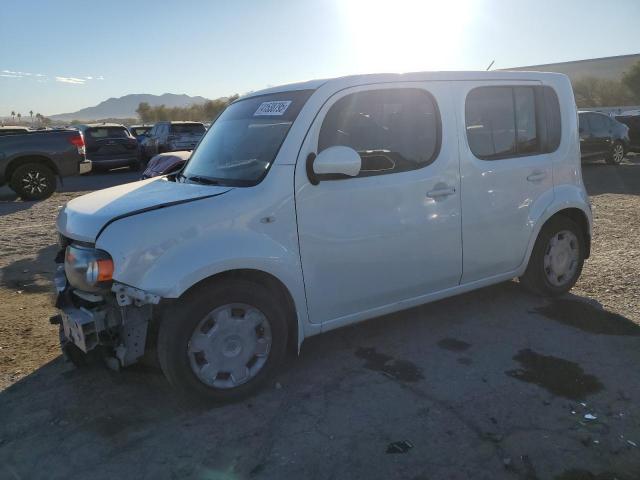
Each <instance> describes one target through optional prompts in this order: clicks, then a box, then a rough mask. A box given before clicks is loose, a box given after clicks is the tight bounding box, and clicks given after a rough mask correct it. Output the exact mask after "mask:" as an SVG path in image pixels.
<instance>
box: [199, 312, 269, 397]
mask: <svg viewBox="0 0 640 480" xmlns="http://www.w3.org/2000/svg"><path fill="white" fill-rule="evenodd" d="M271 341H272V337H271V325H270V324H269V320H268V319H267V317H266V316H265V315H264V314H263V313H262V312H261V311H260V310H258V309H257V308H255V307H253V306H251V305H247V304H244V303H233V304H227V305H223V306H221V307H218V308H216V309H215V310H212V311H211V312H209V314H208V315H206V316H205V317H204V318H203V319H202V320H201V321H200V323H198V325H197V326H196V328H195V330H194V331H193V334H192V335H191V339H190V340H189V344H188V346H187V354H188V356H189V362H190V364H191V369H192V370H193V373H195V374H196V376H197V377H198V378H199V379H200V381H201V382H203V383H205V384H206V385H209V386H212V387H216V388H234V387H237V386H239V385H242V384H243V383H247V382H248V381H249V380H251V379H252V378H253V377H255V376H256V375H257V374H258V372H259V371H260V370H261V369H262V367H264V364H265V363H266V362H267V359H268V358H269V351H270V350H271Z"/></svg>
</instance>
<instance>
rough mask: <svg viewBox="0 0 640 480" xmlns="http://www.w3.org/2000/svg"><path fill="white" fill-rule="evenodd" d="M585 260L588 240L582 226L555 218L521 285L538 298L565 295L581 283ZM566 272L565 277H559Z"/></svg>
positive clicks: (539, 241)
mask: <svg viewBox="0 0 640 480" xmlns="http://www.w3.org/2000/svg"><path fill="white" fill-rule="evenodd" d="M552 240H553V241H554V242H555V246H553V245H552ZM554 249H555V250H556V252H555V255H554V252H553V250H554ZM574 255H575V258H573V257H574ZM584 257H585V239H584V236H583V234H582V231H581V230H580V228H579V227H578V225H577V224H576V223H575V222H574V221H573V220H571V219H569V218H567V217H562V216H558V217H554V218H551V219H550V220H549V221H548V222H547V223H546V224H545V225H544V226H543V227H542V230H540V233H539V234H538V238H537V240H536V243H535V245H534V247H533V251H532V252H531V257H530V258H529V264H528V265H527V270H526V271H525V273H524V275H523V276H522V277H520V283H521V284H522V285H523V286H524V287H525V288H526V289H527V290H529V291H531V292H533V293H536V294H538V295H543V296H548V297H554V296H558V295H562V294H563V293H566V292H568V291H569V290H571V288H573V286H574V285H575V283H576V282H577V281H578V278H579V277H580V273H581V272H582V266H583V265H584ZM562 271H564V274H563V275H559V272H562Z"/></svg>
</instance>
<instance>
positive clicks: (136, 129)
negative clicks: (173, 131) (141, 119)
mask: <svg viewBox="0 0 640 480" xmlns="http://www.w3.org/2000/svg"><path fill="white" fill-rule="evenodd" d="M129 130H131V133H132V134H133V135H134V136H136V137H139V136H140V135H142V134H143V133H147V132H148V131H149V130H151V127H132V128H130V129H129Z"/></svg>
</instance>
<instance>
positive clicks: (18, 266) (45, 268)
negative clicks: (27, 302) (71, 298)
mask: <svg viewBox="0 0 640 480" xmlns="http://www.w3.org/2000/svg"><path fill="white" fill-rule="evenodd" d="M57 253H58V246H57V245H49V246H48V247H45V248H41V249H40V250H38V253H37V254H36V255H35V256H34V257H21V258H19V259H18V260H15V261H14V262H12V263H10V264H9V265H6V266H4V267H2V268H0V287H4V288H8V289H10V290H14V291H20V292H25V293H48V292H51V291H52V286H51V285H52V279H53V274H54V273H55V269H56V264H55V263H54V259H55V256H56V254H57Z"/></svg>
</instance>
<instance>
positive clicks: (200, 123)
mask: <svg viewBox="0 0 640 480" xmlns="http://www.w3.org/2000/svg"><path fill="white" fill-rule="evenodd" d="M158 123H170V124H171V125H176V124H181V123H197V124H199V125H204V124H203V123H202V122H197V121H195V120H162V121H160V122H156V125H157V124H158Z"/></svg>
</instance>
